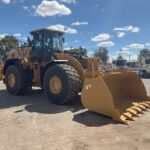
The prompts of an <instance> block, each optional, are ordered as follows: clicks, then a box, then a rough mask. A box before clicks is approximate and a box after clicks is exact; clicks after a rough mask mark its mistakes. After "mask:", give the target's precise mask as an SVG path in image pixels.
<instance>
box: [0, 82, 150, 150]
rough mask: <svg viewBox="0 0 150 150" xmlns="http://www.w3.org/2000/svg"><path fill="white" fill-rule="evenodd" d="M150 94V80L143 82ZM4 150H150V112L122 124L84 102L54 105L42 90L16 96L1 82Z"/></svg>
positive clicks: (0, 136)
mask: <svg viewBox="0 0 150 150" xmlns="http://www.w3.org/2000/svg"><path fill="white" fill-rule="evenodd" d="M143 81H144V83H145V86H146V88H147V91H148V93H149V95H150V80H147V79H145V80H143ZM0 114H1V115H0V150H107V149H108V150H120V149H121V150H150V111H148V112H145V113H144V114H142V115H140V117H139V118H135V121H130V122H129V125H124V124H120V123H117V122H114V121H112V119H110V118H108V117H105V116H102V115H99V114H96V113H92V112H89V111H88V110H87V109H84V108H83V107H82V104H81V102H80V100H77V101H76V102H74V103H73V104H71V105H69V106H56V105H53V104H51V103H50V102H49V101H48V100H47V98H46V97H45V96H44V95H43V94H42V93H41V91H40V90H34V91H33V92H32V93H30V94H28V95H26V96H12V95H9V94H8V93H7V91H6V88H5V86H4V85H3V84H2V82H0Z"/></svg>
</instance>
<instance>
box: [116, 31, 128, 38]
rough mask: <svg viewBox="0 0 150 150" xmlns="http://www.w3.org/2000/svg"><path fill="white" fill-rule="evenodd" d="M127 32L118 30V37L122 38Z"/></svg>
mask: <svg viewBox="0 0 150 150" xmlns="http://www.w3.org/2000/svg"><path fill="white" fill-rule="evenodd" d="M125 35H126V34H125V33H124V32H118V37H119V38H122V37H124V36H125Z"/></svg>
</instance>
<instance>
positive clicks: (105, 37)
mask: <svg viewBox="0 0 150 150" xmlns="http://www.w3.org/2000/svg"><path fill="white" fill-rule="evenodd" d="M108 39H110V35H109V34H107V33H103V34H99V35H97V36H96V37H94V38H92V39H91V41H94V42H99V41H105V40H108Z"/></svg>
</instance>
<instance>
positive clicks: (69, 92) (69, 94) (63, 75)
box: [43, 64, 81, 104]
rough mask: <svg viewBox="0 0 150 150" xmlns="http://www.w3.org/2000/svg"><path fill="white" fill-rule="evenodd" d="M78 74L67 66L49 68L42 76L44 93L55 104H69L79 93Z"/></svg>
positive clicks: (59, 65)
mask: <svg viewBox="0 0 150 150" xmlns="http://www.w3.org/2000/svg"><path fill="white" fill-rule="evenodd" d="M80 85H81V83H80V79H79V74H78V72H77V71H76V70H75V69H74V68H73V67H72V66H69V65H67V64H57V65H53V66H51V67H50V68H49V69H48V70H47V71H46V73H45V75H44V83H43V86H44V91H45V93H46V95H47V96H48V98H49V100H50V101H51V102H52V103H55V104H66V103H70V102H71V101H72V100H73V99H74V98H75V97H76V96H77V95H78V93H79V92H80Z"/></svg>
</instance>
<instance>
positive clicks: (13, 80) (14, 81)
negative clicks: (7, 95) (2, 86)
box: [8, 73, 16, 88]
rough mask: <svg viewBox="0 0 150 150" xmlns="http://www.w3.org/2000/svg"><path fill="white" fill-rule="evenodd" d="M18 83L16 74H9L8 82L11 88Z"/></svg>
mask: <svg viewBox="0 0 150 150" xmlns="http://www.w3.org/2000/svg"><path fill="white" fill-rule="evenodd" d="M15 83H16V78H15V75H14V74H13V73H11V74H9V75H8V84H9V86H10V87H11V88H13V87H14V86H15Z"/></svg>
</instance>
